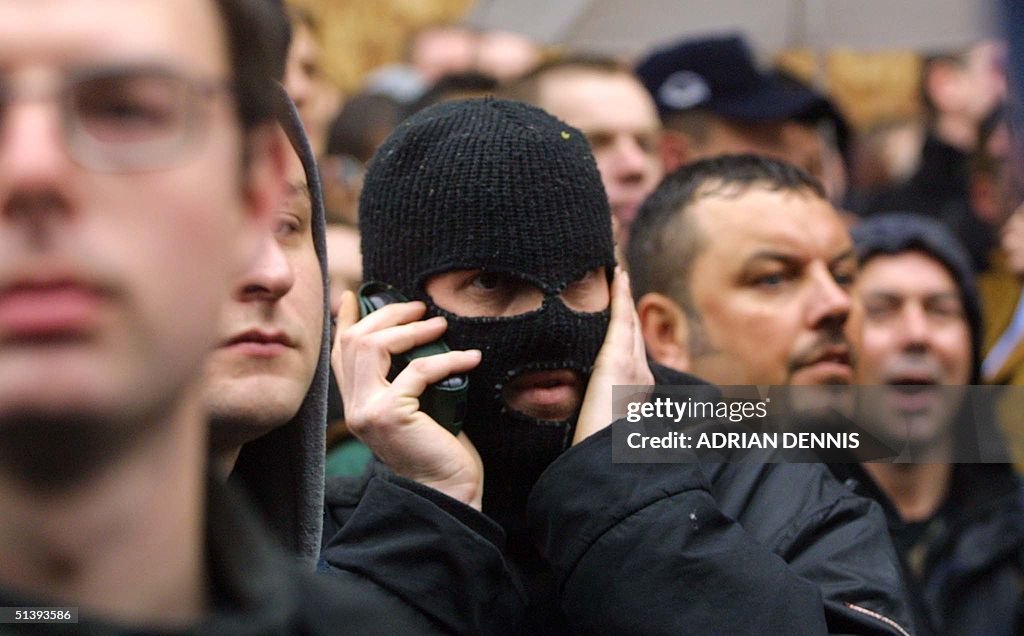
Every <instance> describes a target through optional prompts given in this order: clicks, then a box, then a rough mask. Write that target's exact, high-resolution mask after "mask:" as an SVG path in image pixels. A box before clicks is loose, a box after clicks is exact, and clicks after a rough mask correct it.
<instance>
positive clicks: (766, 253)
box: [743, 250, 804, 265]
mask: <svg viewBox="0 0 1024 636" xmlns="http://www.w3.org/2000/svg"><path fill="white" fill-rule="evenodd" d="M803 260H804V259H802V258H799V257H798V256H796V255H794V254H787V253H786V252H775V251H773V250H761V251H758V252H754V253H753V254H751V255H750V256H748V257H747V258H746V260H745V261H744V263H743V264H744V265H749V264H751V263H754V262H756V261H779V262H781V263H785V264H787V265H794V264H799V263H802V262H803Z"/></svg>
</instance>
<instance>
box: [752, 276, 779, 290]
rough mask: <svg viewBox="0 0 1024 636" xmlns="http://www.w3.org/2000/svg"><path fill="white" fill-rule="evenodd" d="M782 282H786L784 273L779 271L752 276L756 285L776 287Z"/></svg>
mask: <svg viewBox="0 0 1024 636" xmlns="http://www.w3.org/2000/svg"><path fill="white" fill-rule="evenodd" d="M784 282H786V275H785V274H783V273H781V272H777V273H774V274H762V275H760V276H756V277H754V285H756V286H758V287H768V288H771V287H778V286H780V285H782V283H784Z"/></svg>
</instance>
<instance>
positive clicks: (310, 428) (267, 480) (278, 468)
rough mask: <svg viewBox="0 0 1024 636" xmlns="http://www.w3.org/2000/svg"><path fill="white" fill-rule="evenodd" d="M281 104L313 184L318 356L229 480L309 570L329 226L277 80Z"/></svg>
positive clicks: (323, 388)
mask: <svg viewBox="0 0 1024 636" xmlns="http://www.w3.org/2000/svg"><path fill="white" fill-rule="evenodd" d="M277 102H278V103H277V108H278V122H279V123H280V124H281V127H282V129H284V131H285V133H286V134H287V136H288V140H289V141H290V142H291V145H292V149H293V150H294V151H295V153H296V154H297V155H298V156H299V159H300V160H301V161H302V167H303V171H304V173H305V177H306V185H307V187H308V190H309V199H310V207H311V212H310V228H311V232H312V235H313V247H314V249H315V250H316V256H317V261H318V263H319V264H320V284H321V286H322V289H323V317H324V319H323V326H322V327H321V335H320V337H321V340H320V356H319V359H318V360H317V366H316V372H315V373H314V375H313V380H312V381H311V382H310V386H309V391H308V392H307V393H306V396H305V398H304V399H303V401H302V404H301V405H300V406H299V410H298V412H297V413H296V414H295V417H293V418H292V419H291V420H290V421H288V422H287V423H285V424H283V425H282V426H279V427H277V428H275V429H274V430H272V431H270V432H269V433H267V434H266V435H263V436H262V437H260V438H258V439H255V440H252V441H251V442H249V443H247V444H245V445H244V446H242V450H241V452H240V453H239V455H238V460H237V461H236V462H235V466H234V469H233V470H232V472H231V477H230V480H231V481H232V482H233V483H234V484H235V485H236V487H239V488H240V489H241V490H243V491H244V492H245V493H246V494H247V495H248V496H249V497H250V498H251V499H252V501H253V503H254V504H255V505H256V507H257V509H258V510H259V511H260V512H261V514H262V517H263V521H264V523H265V524H266V525H267V526H268V528H269V529H270V531H271V534H272V536H273V537H274V539H275V540H276V541H277V542H278V543H279V544H280V545H281V546H283V547H284V548H285V549H287V550H288V551H289V552H291V553H292V554H295V555H296V556H298V557H299V558H300V559H302V560H303V561H304V562H305V563H306V564H307V565H308V567H309V569H312V568H313V564H314V563H316V558H317V552H318V550H319V548H320V535H321V533H322V528H321V525H320V524H321V523H322V521H323V500H324V497H323V495H324V455H325V453H326V449H325V437H326V434H327V387H328V383H329V377H330V367H331V328H330V325H331V314H330V287H329V285H328V276H327V244H326V238H325V237H326V232H327V231H326V229H325V220H324V204H323V195H322V193H321V190H320V176H319V173H318V172H317V167H316V161H315V158H314V156H313V150H312V148H311V147H310V145H309V140H308V139H307V137H306V133H305V131H304V130H303V128H302V121H301V120H300V119H299V114H298V111H297V110H296V109H295V105H294V104H293V103H292V101H291V99H289V97H288V94H287V93H286V92H285V90H284V87H282V86H280V85H278V87H277ZM218 425H219V424H218V422H217V421H216V420H215V421H214V422H212V424H211V426H212V427H213V430H214V432H216V430H217V426H218Z"/></svg>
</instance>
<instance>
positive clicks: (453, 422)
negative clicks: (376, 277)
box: [357, 281, 469, 435]
mask: <svg viewBox="0 0 1024 636" xmlns="http://www.w3.org/2000/svg"><path fill="white" fill-rule="evenodd" d="M357 296H358V298H359V314H360V317H363V318H365V317H366V315H367V314H369V313H371V312H374V311H377V310H378V309H380V308H381V307H383V306H385V305H390V304H391V303H404V302H409V301H408V299H407V298H406V297H405V296H403V295H402V293H401V292H399V291H398V290H397V289H395V288H394V287H392V286H391V285H388V284H385V283H378V282H375V281H370V282H367V283H363V285H362V286H361V287H360V288H359V292H358V294H357ZM448 351H451V349H449V348H448V345H447V344H445V342H444V341H443V340H435V341H434V342H429V343H427V344H425V345H420V346H418V347H415V348H413V349H410V350H409V351H406V352H404V353H398V354H393V355H392V356H391V370H390V371H389V372H388V381H393V380H394V379H395V377H396V376H397V375H398V374H399V373H401V372H402V369H404V368H405V367H406V366H408V364H409V363H410V362H412V361H413V360H415V359H416V358H422V357H425V356H433V355H437V354H439V353H447V352H448ZM468 395H469V378H468V377H467V376H466V375H465V374H461V373H460V374H457V375H451V376H448V377H447V378H445V379H443V380H441V381H440V382H436V383H434V384H432V385H430V386H428V387H427V389H426V390H425V391H424V392H423V395H421V396H420V410H421V411H423V412H424V413H426V414H427V415H429V416H430V417H432V418H433V419H434V421H435V422H437V423H438V424H440V425H441V426H443V427H444V428H446V429H447V430H448V431H449V432H451V434H452V435H458V434H459V431H461V430H462V420H463V419H464V418H465V416H466V398H467V396H468Z"/></svg>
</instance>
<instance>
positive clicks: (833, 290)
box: [808, 265, 851, 328]
mask: <svg viewBox="0 0 1024 636" xmlns="http://www.w3.org/2000/svg"><path fill="white" fill-rule="evenodd" d="M850 304H851V300H850V294H849V293H848V292H847V291H846V290H845V289H843V288H842V287H841V286H840V285H839V283H837V282H836V279H835V277H834V276H833V275H832V272H831V271H830V270H829V269H828V268H827V267H825V266H824V265H822V266H821V267H818V268H815V271H813V273H812V291H811V294H810V296H809V299H808V305H809V306H808V317H809V323H810V326H811V327H814V328H821V327H825V326H828V327H830V328H838V327H841V326H842V325H843V324H844V323H845V322H846V318H847V317H848V316H849V315H850Z"/></svg>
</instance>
